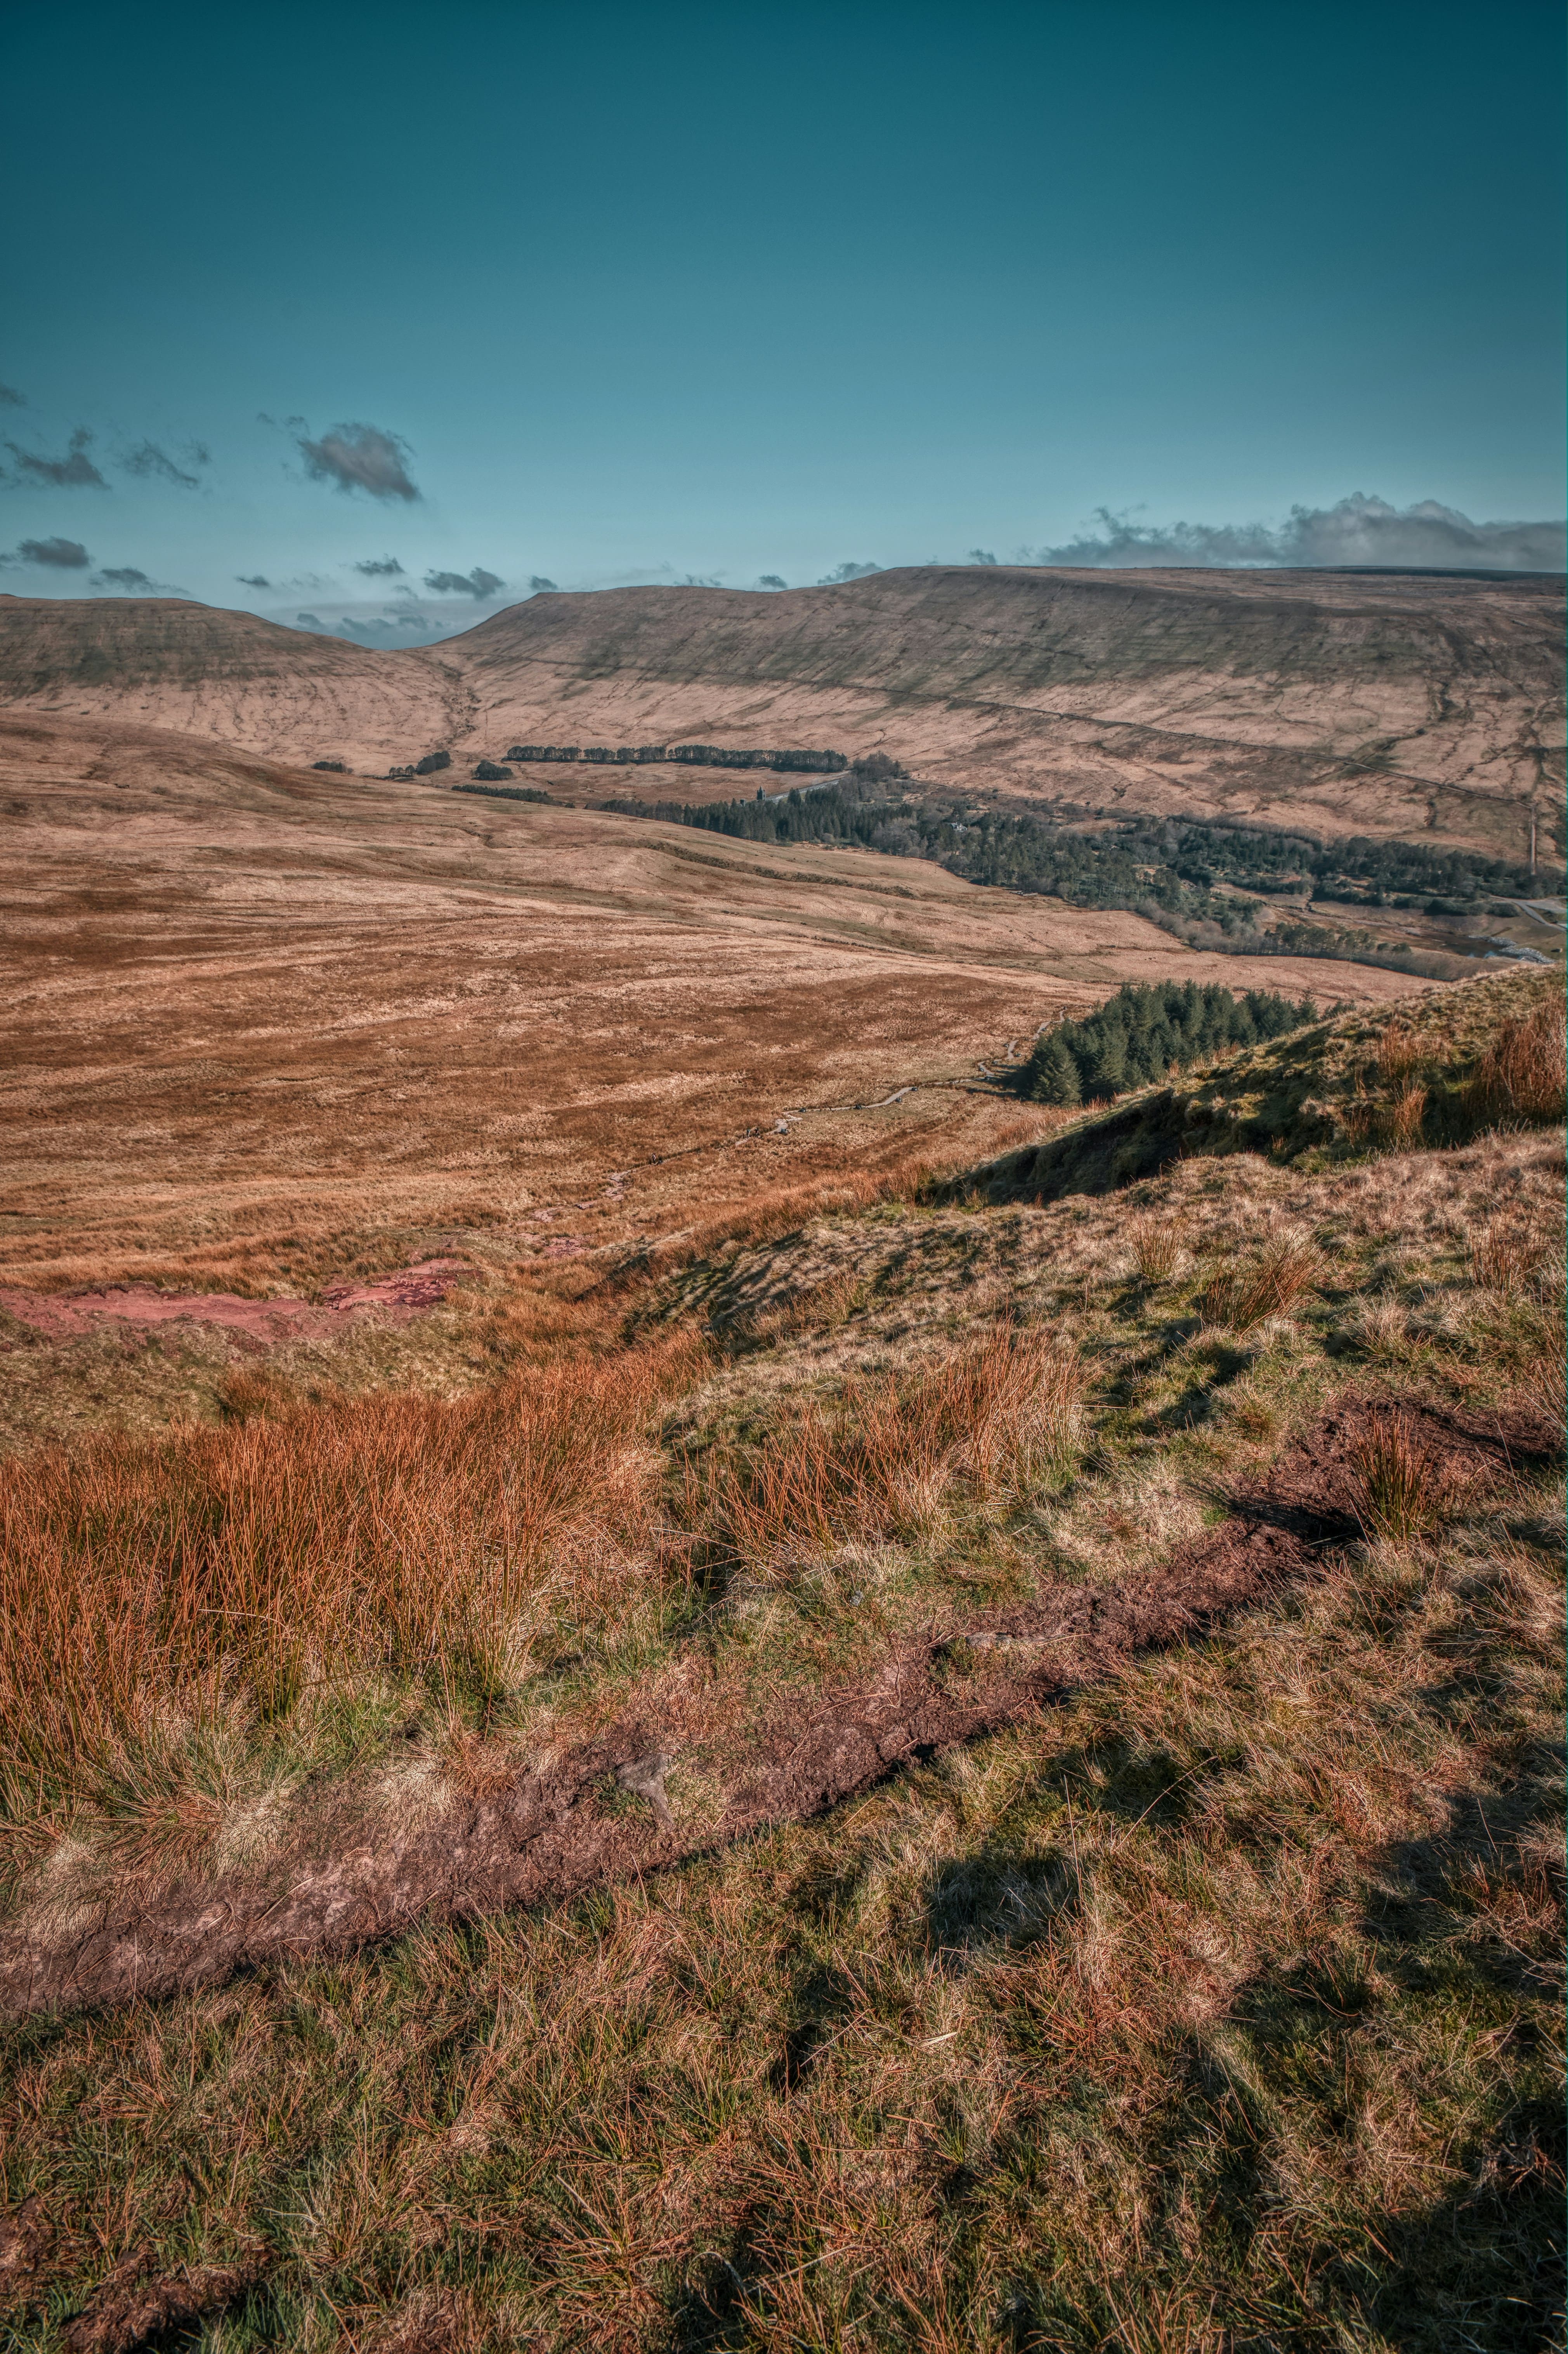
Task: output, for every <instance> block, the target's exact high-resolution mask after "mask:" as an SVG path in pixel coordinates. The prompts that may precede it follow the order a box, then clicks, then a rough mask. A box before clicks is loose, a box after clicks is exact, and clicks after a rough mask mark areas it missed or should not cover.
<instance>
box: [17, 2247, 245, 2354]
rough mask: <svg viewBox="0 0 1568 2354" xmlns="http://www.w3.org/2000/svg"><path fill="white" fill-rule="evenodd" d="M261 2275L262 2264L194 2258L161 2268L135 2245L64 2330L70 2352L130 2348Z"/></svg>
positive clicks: (101, 2353)
mask: <svg viewBox="0 0 1568 2354" xmlns="http://www.w3.org/2000/svg"><path fill="white" fill-rule="evenodd" d="M260 2277H261V2267H260V2264H257V2263H254V2262H252V2263H249V2264H196V2265H194V2266H191V2267H188V2268H186V2267H185V2266H182V2267H181V2269H180V2270H179V2271H178V2272H173V2273H161V2272H159V2271H158V2270H157V2269H156V2265H155V2259H154V2254H153V2251H152V2250H151V2249H150V2248H137V2249H135V2250H133V2251H132V2253H131V2254H130V2255H128V2256H125V2257H122V2260H121V2262H120V2263H119V2264H116V2265H115V2267H114V2270H113V2271H112V2272H111V2274H110V2275H109V2277H108V2279H107V2280H105V2281H102V2282H101V2283H100V2285H99V2286H98V2287H97V2288H95V2289H94V2290H93V2292H92V2295H91V2296H90V2297H89V2299H88V2301H87V2303H86V2305H85V2306H83V2307H82V2309H81V2311H80V2312H79V2314H78V2315H77V2317H76V2319H75V2320H74V2321H73V2322H71V2323H70V2324H69V2327H67V2329H66V2330H65V2332H64V2342H65V2344H66V2345H67V2347H69V2349H70V2354H131V2349H132V2348H133V2347H137V2346H143V2345H145V2343H146V2341H147V2340H148V2338H152V2337H154V2335H156V2334H157V2333H158V2332H160V2331H163V2330H165V2329H177V2328H180V2327H183V2326H184V2325H185V2324H186V2323H189V2322H192V2321H198V2320H199V2319H200V2318H201V2317H202V2315H203V2314H205V2313H212V2312H215V2311H217V2309H218V2308H220V2307H221V2306H227V2305H232V2304H233V2303H234V2301H235V2299H236V2298H237V2297H238V2296H242V2295H243V2294H244V2292H245V2291H246V2290H247V2289H248V2288H250V2287H252V2286H254V2285H255V2283H256V2282H257V2281H258V2280H260Z"/></svg>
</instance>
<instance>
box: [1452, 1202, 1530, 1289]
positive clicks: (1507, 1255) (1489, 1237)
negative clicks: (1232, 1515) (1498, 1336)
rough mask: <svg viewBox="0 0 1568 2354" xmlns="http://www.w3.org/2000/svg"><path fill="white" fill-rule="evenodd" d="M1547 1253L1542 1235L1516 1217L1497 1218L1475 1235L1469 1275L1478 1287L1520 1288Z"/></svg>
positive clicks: (1471, 1248) (1471, 1243) (1471, 1250)
mask: <svg viewBox="0 0 1568 2354" xmlns="http://www.w3.org/2000/svg"><path fill="white" fill-rule="evenodd" d="M1544 1256H1545V1253H1544V1249H1543V1246H1542V1239H1541V1237H1540V1236H1539V1235H1535V1234H1532V1233H1531V1232H1530V1231H1529V1230H1528V1229H1527V1228H1525V1227H1522V1226H1520V1225H1519V1224H1518V1222H1517V1221H1516V1220H1513V1219H1506V1218H1494V1219H1493V1220H1492V1221H1491V1223H1490V1224H1489V1225H1485V1226H1483V1227H1482V1228H1481V1230H1480V1232H1479V1233H1478V1234H1477V1235H1473V1236H1472V1238H1471V1242H1470V1277H1471V1280H1472V1281H1473V1282H1474V1283H1475V1284H1476V1285H1477V1286H1478V1288H1480V1289H1482V1290H1486V1291H1497V1292H1501V1293H1502V1294H1504V1295H1505V1296H1507V1295H1508V1294H1510V1293H1512V1292H1517V1291H1520V1290H1522V1289H1523V1288H1524V1287H1525V1285H1526V1284H1527V1283H1528V1282H1529V1280H1530V1278H1531V1276H1532V1275H1533V1274H1534V1272H1535V1270H1536V1268H1537V1267H1539V1266H1540V1264H1541V1261H1542V1257H1544Z"/></svg>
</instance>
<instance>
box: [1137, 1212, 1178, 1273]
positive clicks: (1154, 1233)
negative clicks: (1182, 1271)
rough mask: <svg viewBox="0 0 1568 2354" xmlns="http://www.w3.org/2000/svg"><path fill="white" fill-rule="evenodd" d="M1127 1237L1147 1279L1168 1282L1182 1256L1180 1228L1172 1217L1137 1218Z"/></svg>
mask: <svg viewBox="0 0 1568 2354" xmlns="http://www.w3.org/2000/svg"><path fill="white" fill-rule="evenodd" d="M1128 1242H1129V1243H1130V1244H1131V1246H1132V1256H1133V1259H1134V1261H1135V1263H1136V1265H1137V1267H1138V1272H1139V1275H1140V1276H1141V1277H1142V1278H1143V1280H1144V1282H1145V1283H1148V1284H1155V1283H1166V1282H1169V1280H1170V1278H1171V1276H1173V1275H1174V1274H1175V1272H1176V1269H1177V1267H1179V1265H1180V1264H1181V1231H1180V1229H1179V1228H1178V1227H1177V1226H1176V1225H1175V1224H1174V1223H1173V1222H1172V1220H1171V1219H1170V1218H1169V1217H1145V1218H1135V1219H1134V1220H1133V1222H1132V1224H1131V1225H1129V1226H1128Z"/></svg>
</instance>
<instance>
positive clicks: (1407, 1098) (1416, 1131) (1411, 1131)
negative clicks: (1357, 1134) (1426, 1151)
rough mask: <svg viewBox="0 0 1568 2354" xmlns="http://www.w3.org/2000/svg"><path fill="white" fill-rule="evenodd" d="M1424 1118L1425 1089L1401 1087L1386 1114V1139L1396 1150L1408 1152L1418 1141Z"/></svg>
mask: <svg viewBox="0 0 1568 2354" xmlns="http://www.w3.org/2000/svg"><path fill="white" fill-rule="evenodd" d="M1425 1118H1426V1089H1425V1087H1404V1088H1402V1089H1401V1090H1400V1093H1399V1094H1398V1095H1397V1096H1396V1097H1394V1099H1393V1103H1391V1104H1390V1106H1389V1108H1388V1112H1387V1116H1386V1128H1387V1136H1388V1141H1389V1142H1390V1143H1391V1144H1392V1145H1393V1147H1394V1149H1395V1150H1396V1151H1400V1152H1408V1151H1410V1150H1412V1148H1413V1147H1414V1146H1415V1145H1417V1144H1419V1143H1420V1141H1421V1129H1422V1124H1423V1122H1424V1121H1425Z"/></svg>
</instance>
